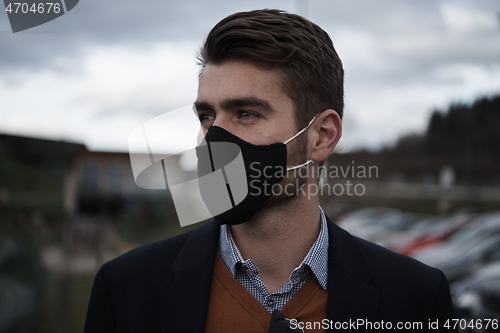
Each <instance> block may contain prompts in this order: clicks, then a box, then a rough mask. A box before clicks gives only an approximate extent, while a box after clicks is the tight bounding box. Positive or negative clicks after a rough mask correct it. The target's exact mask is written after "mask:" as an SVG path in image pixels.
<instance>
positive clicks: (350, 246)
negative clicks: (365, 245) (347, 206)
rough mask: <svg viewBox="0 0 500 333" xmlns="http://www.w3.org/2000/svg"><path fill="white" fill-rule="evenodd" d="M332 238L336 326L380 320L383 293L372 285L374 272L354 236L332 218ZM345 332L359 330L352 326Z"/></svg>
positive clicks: (331, 296)
mask: <svg viewBox="0 0 500 333" xmlns="http://www.w3.org/2000/svg"><path fill="white" fill-rule="evenodd" d="M328 236H329V247H328V309H327V317H328V319H329V320H331V321H332V322H333V323H335V322H339V323H353V322H356V321H357V320H358V319H360V320H361V319H363V320H366V321H370V322H374V321H376V316H377V310H378V304H379V298H380V297H379V296H380V295H379V291H378V289H376V288H374V287H372V286H370V285H369V283H370V281H371V280H372V279H373V272H372V271H371V269H370V267H369V266H368V263H367V262H366V260H365V258H364V256H363V254H362V253H361V251H360V249H359V247H358V245H357V244H356V242H355V240H354V238H353V236H351V235H350V234H349V233H347V232H346V231H344V230H342V229H341V228H339V227H338V226H336V225H334V224H333V223H332V222H331V221H330V219H328ZM344 325H345V324H344ZM344 329H347V330H355V328H354V327H353V326H351V325H350V326H348V327H345V328H344ZM356 332H371V330H356Z"/></svg>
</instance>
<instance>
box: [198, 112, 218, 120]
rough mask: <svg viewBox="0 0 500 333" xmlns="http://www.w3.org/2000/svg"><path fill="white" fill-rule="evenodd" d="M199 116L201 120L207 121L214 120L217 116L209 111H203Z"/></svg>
mask: <svg viewBox="0 0 500 333" xmlns="http://www.w3.org/2000/svg"><path fill="white" fill-rule="evenodd" d="M199 118H200V122H205V121H209V120H214V119H215V116H214V115H212V114H209V113H202V114H200V115H199Z"/></svg>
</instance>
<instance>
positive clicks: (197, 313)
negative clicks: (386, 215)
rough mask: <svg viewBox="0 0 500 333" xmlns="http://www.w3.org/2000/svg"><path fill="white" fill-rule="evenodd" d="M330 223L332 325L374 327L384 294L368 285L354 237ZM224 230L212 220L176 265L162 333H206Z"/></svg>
mask: <svg viewBox="0 0 500 333" xmlns="http://www.w3.org/2000/svg"><path fill="white" fill-rule="evenodd" d="M327 223H328V233H329V247H328V308H327V316H328V319H329V320H332V321H333V322H340V323H343V322H349V321H356V320H357V319H365V320H367V321H371V322H374V321H375V320H376V314H377V310H378V303H379V291H378V289H376V288H374V287H371V286H370V285H369V283H370V281H371V280H372V279H373V272H372V271H371V269H370V267H369V265H368V263H367V262H366V259H365V257H364V256H363V253H362V252H361V250H360V249H359V247H358V244H357V243H356V241H355V239H354V237H353V236H351V235H350V234H349V233H347V232H346V231H344V230H342V229H341V228H339V227H338V226H336V225H335V224H333V223H332V221H331V220H330V219H328V217H327ZM219 230H220V227H219V224H218V223H217V222H215V220H213V219H212V220H210V221H208V222H207V223H205V224H204V225H202V226H201V227H199V228H197V229H195V230H194V231H193V232H191V234H190V236H189V237H188V239H187V241H186V243H185V244H184V247H183V248H182V250H181V251H180V252H179V255H178V256H177V258H176V260H175V261H174V263H173V264H172V266H171V271H172V274H173V277H172V278H170V279H169V280H166V281H164V282H163V283H162V284H161V286H160V318H161V319H160V320H161V332H200V333H201V332H203V331H204V330H205V322H206V316H207V309H208V302H209V297H210V288H211V284H212V271H213V265H214V259H215V253H216V250H217V242H218V238H219ZM361 332H362V331H361ZM365 332H368V331H365Z"/></svg>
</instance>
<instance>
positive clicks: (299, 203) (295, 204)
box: [230, 196, 321, 293]
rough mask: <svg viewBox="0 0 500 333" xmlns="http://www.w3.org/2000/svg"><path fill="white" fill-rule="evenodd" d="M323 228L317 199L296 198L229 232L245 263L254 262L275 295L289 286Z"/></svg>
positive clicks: (268, 209)
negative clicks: (286, 285) (294, 273)
mask: <svg viewBox="0 0 500 333" xmlns="http://www.w3.org/2000/svg"><path fill="white" fill-rule="evenodd" d="M320 226H321V220H320V212H319V209H318V199H317V197H314V198H307V197H306V196H297V197H295V198H293V199H292V200H290V201H288V202H286V203H283V204H280V205H274V206H272V207H267V208H266V209H265V210H262V211H261V212H259V213H258V214H257V215H256V216H254V217H253V218H252V219H251V220H249V221H247V222H245V223H243V224H240V225H235V226H231V227H230V230H231V234H232V236H233V239H234V242H235V243H236V246H238V249H239V250H240V252H241V255H242V257H243V259H245V260H247V259H252V261H253V262H254V263H255V265H256V266H257V268H258V270H259V274H260V276H261V278H262V280H263V282H264V284H265V285H266V288H267V289H268V291H269V292H270V293H272V292H274V291H276V290H278V289H279V288H280V287H282V286H283V285H285V284H287V283H288V282H289V277H290V274H291V273H292V271H293V269H294V268H296V267H297V266H299V265H300V263H301V262H302V260H304V258H305V256H306V255H307V253H308V252H309V250H310V248H311V246H312V245H313V243H314V241H315V240H316V238H317V237H318V234H319V231H320Z"/></svg>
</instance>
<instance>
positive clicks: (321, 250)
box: [219, 207, 328, 290]
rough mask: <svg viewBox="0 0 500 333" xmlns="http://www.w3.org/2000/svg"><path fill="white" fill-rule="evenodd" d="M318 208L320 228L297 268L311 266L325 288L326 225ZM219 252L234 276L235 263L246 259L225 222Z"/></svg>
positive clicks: (243, 261)
mask: <svg viewBox="0 0 500 333" xmlns="http://www.w3.org/2000/svg"><path fill="white" fill-rule="evenodd" d="M319 210H320V216H321V228H320V231H319V235H318V238H316V240H315V241H314V244H313V245H312V247H311V249H310V250H309V252H308V253H307V255H306V257H305V258H304V260H303V261H302V263H301V264H300V265H299V266H298V267H297V268H301V267H302V266H304V265H307V266H308V267H309V268H311V271H312V272H313V274H314V276H316V279H317V280H318V282H319V284H320V285H321V287H322V288H323V289H324V290H326V286H327V281H328V227H327V223H326V216H325V213H324V212H323V209H321V207H319ZM219 252H220V256H221V258H222V261H223V262H224V263H225V264H226V266H227V268H228V269H229V271H230V272H231V274H232V275H233V276H236V264H237V263H239V262H241V263H246V261H245V260H243V257H242V256H241V253H240V251H239V249H238V247H237V246H236V244H235V243H234V240H233V237H232V236H231V232H230V230H229V228H228V226H227V224H223V225H221V227H220V236H219ZM249 260H250V259H249ZM297 268H296V269H297ZM296 269H295V270H296ZM295 270H294V271H295Z"/></svg>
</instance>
